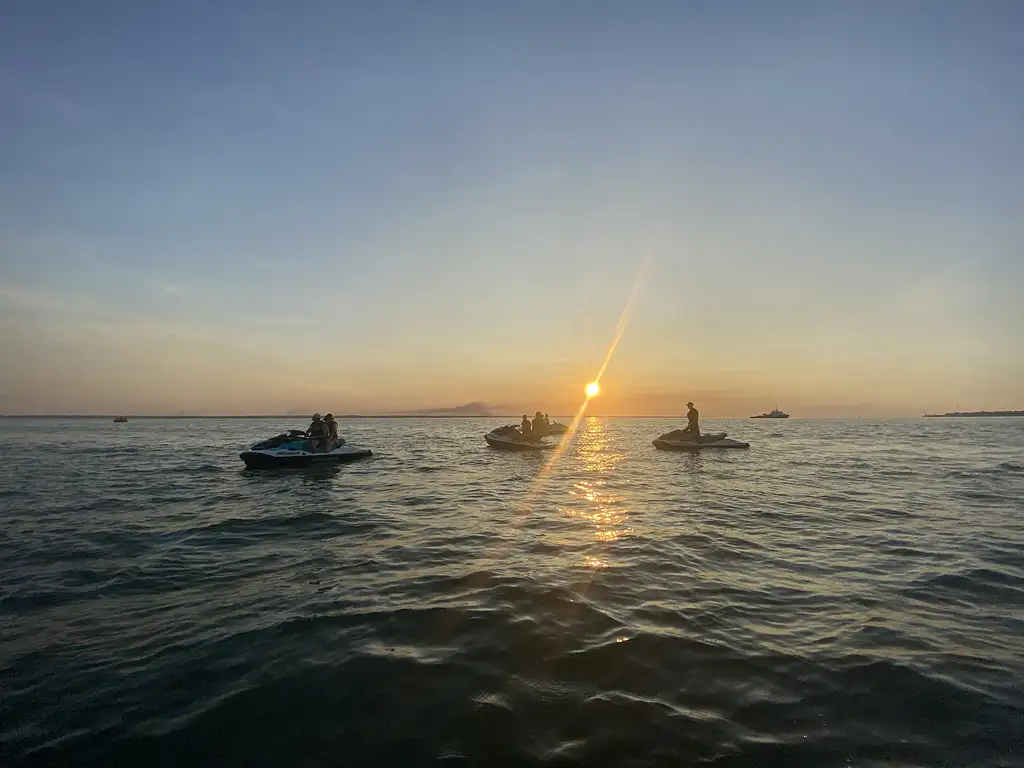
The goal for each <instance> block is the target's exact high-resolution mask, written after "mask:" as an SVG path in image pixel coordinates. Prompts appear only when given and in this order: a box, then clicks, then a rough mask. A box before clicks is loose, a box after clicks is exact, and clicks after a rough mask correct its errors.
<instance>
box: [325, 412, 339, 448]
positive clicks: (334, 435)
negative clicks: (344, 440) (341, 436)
mask: <svg viewBox="0 0 1024 768" xmlns="http://www.w3.org/2000/svg"><path fill="white" fill-rule="evenodd" d="M324 424H326V425H327V436H328V437H329V438H330V442H329V443H328V445H331V446H333V445H334V443H335V442H336V441H337V440H338V422H336V421H335V420H334V414H333V413H328V414H327V415H326V416H324Z"/></svg>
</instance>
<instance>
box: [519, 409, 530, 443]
mask: <svg viewBox="0 0 1024 768" xmlns="http://www.w3.org/2000/svg"><path fill="white" fill-rule="evenodd" d="M519 429H520V431H521V432H522V433H523V437H525V438H526V439H527V440H529V439H531V438H532V437H533V430H532V429H531V428H530V417H529V416H527V415H526V414H525V413H524V414H523V423H522V424H520V425H519Z"/></svg>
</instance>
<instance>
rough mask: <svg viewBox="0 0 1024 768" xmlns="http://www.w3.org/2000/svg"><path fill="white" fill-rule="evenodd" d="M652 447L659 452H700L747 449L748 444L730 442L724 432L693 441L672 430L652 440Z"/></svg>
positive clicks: (690, 437) (735, 441)
mask: <svg viewBox="0 0 1024 768" xmlns="http://www.w3.org/2000/svg"><path fill="white" fill-rule="evenodd" d="M654 447H655V448H657V449H658V450H661V451H701V450H704V449H705V448H749V447H750V443H741V442H740V441H739V440H731V439H729V438H727V437H726V436H725V432H717V433H714V434H709V435H701V436H700V440H694V439H693V437H692V436H691V435H689V434H687V433H684V432H683V430H681V429H674V430H672V431H671V432H666V433H665V434H664V435H662V436H661V437H659V438H657V439H656V440H654Z"/></svg>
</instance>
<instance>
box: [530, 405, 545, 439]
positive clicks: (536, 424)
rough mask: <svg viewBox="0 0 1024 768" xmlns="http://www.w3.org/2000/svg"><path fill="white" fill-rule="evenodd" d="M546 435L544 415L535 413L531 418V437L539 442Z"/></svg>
mask: <svg viewBox="0 0 1024 768" xmlns="http://www.w3.org/2000/svg"><path fill="white" fill-rule="evenodd" d="M547 433H548V431H547V430H546V429H544V414H543V413H541V412H540V411H537V413H535V414H534V416H533V436H534V437H535V438H537V439H538V440H539V439H540V438H542V437H544V435H546V434H547Z"/></svg>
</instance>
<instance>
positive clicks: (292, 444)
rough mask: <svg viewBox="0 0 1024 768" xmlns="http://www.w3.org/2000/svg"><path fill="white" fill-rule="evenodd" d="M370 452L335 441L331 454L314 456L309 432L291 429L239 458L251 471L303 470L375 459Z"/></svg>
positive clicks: (342, 441)
mask: <svg viewBox="0 0 1024 768" xmlns="http://www.w3.org/2000/svg"><path fill="white" fill-rule="evenodd" d="M372 455H373V451H371V450H370V449H368V448H353V447H352V446H350V445H345V440H344V439H338V440H334V441H333V444H332V445H331V450H330V451H328V452H326V453H320V452H317V453H313V452H312V451H310V450H309V439H308V438H307V437H306V433H305V432H300V431H299V430H297V429H290V430H288V431H287V432H282V433H281V434H280V435H275V436H274V437H271V438H270V439H269V440H263V441H261V442H258V443H256V444H255V445H253V447H252V448H250V449H249V450H248V451H242V452H241V453H240V454H238V456H239V458H241V460H242V461H244V462H245V466H246V468H247V469H302V468H305V467H323V466H329V465H331V464H340V463H341V462H344V461H353V460H354V459H362V458H365V457H367V456H372Z"/></svg>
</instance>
